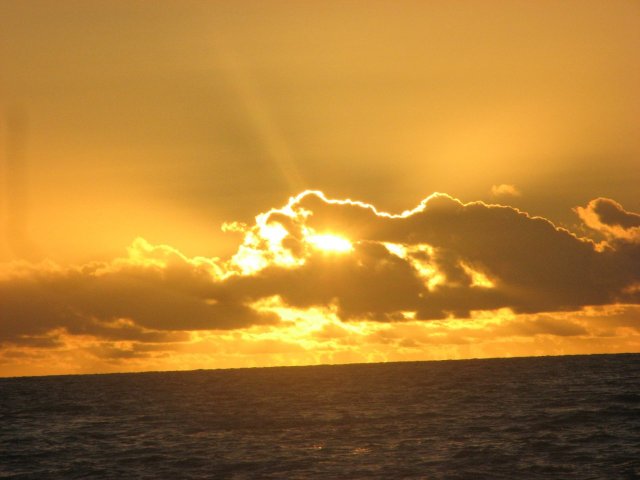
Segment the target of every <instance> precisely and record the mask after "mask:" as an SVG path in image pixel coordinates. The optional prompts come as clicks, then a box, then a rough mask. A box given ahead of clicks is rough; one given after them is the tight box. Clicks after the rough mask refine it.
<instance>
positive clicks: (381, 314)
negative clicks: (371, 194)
mask: <svg viewBox="0 0 640 480" xmlns="http://www.w3.org/2000/svg"><path fill="white" fill-rule="evenodd" d="M294 208H299V209H302V210H305V211H307V212H311V214H310V215H307V216H306V218H305V220H304V224H305V226H307V227H311V228H313V229H314V230H316V231H319V232H324V231H328V232H340V233H341V234H344V235H345V236H346V237H348V238H350V239H351V240H352V241H356V242H360V243H359V244H357V243H356V248H355V250H354V252H353V254H351V255H350V256H344V257H336V258H330V259H325V258H323V257H322V256H321V255H320V256H317V258H315V257H312V258H311V259H310V260H309V261H308V262H307V263H306V264H305V265H303V266H301V267H299V268H296V269H295V270H291V269H288V268H283V267H272V268H270V269H266V270H263V271H262V272H260V273H259V274H258V275H257V276H255V277H253V278H243V279H238V281H237V282H234V283H237V284H238V285H237V286H232V285H231V284H230V285H229V287H231V288H232V289H237V290H239V291H241V292H250V295H251V297H252V298H253V297H255V296H256V295H258V296H260V295H263V294H269V295H275V294H280V295H281V297H282V298H283V299H284V300H285V301H286V302H287V303H289V304H290V305H294V306H298V307H302V306H307V305H311V304H314V305H315V304H327V303H330V302H334V303H335V304H337V305H338V307H339V312H340V313H341V318H343V319H348V318H370V319H398V318H401V316H400V315H399V312H401V311H403V310H412V311H417V318H420V319H437V318H444V317H446V316H448V315H454V316H460V317H467V316H469V312H470V311H471V310H483V309H495V308H501V307H509V308H511V309H513V310H514V311H516V312H527V313H534V312H544V311H562V310H564V311H566V310H578V309H580V308H581V307H583V306H585V305H602V304H608V303H615V302H617V301H619V300H621V299H624V300H625V301H629V300H632V299H630V298H629V296H628V295H627V296H625V294H624V291H625V288H628V287H629V285H632V284H633V283H634V282H637V281H638V279H639V278H640V271H639V269H640V267H639V266H638V265H639V264H638V263H637V262H633V261H631V262H630V260H635V259H636V258H638V255H639V254H638V248H637V247H636V246H626V247H621V248H620V249H619V250H613V249H609V250H607V251H605V252H600V251H598V250H597V249H596V245H595V244H594V243H593V242H592V241H590V240H587V239H580V238H578V237H576V236H575V235H573V234H572V233H570V232H568V231H567V230H564V229H561V228H557V227H555V226H554V225H553V224H552V223H551V222H549V221H548V220H546V219H543V218H539V217H531V216H529V215H527V214H526V213H523V212H520V211H518V210H517V209H514V208H511V207H506V206H497V205H486V204H484V203H481V202H474V203H469V204H463V203H461V202H460V201H458V200H456V199H454V198H451V197H449V196H447V195H443V194H437V195H434V196H432V197H430V198H429V199H427V200H425V201H424V202H423V203H422V204H421V205H420V207H419V208H417V209H415V210H414V211H412V212H407V213H405V214H403V215H397V216H391V215H385V214H379V213H378V212H376V211H375V209H374V208H373V207H371V206H368V205H364V204H358V203H355V202H329V201H326V200H325V199H324V198H322V196H321V195H318V194H315V193H309V194H307V195H306V196H303V197H301V198H300V199H299V200H298V201H297V202H296V204H294ZM367 242H369V243H373V244H375V245H376V247H375V248H374V246H372V245H368V244H367ZM385 242H389V243H394V244H401V245H404V246H409V247H410V246H415V245H428V246H429V247H430V248H432V250H433V253H432V255H431V258H430V259H428V260H429V261H430V262H431V267H432V268H435V269H437V270H438V271H439V272H440V273H441V274H442V275H444V277H445V282H444V283H443V284H441V285H437V286H435V287H434V288H428V287H427V286H426V285H425V282H424V281H422V280H421V279H420V278H419V275H418V272H417V271H416V269H415V268H414V267H413V266H412V264H411V263H412V262H411V261H410V258H405V259H402V258H399V257H396V256H394V255H392V254H390V253H388V252H385V249H383V248H381V244H383V243H385ZM410 256H411V255H409V256H408V257H410ZM463 263H464V264H466V265H469V266H471V267H473V269H474V270H477V271H479V272H481V273H483V274H484V275H486V276H487V277H489V278H490V279H491V280H492V282H493V284H494V286H493V288H479V287H475V286H473V285H471V282H470V278H469V275H468V274H467V273H466V272H465V271H464V269H462V268H461V265H462V264H463Z"/></svg>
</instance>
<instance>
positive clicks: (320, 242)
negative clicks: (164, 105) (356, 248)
mask: <svg viewBox="0 0 640 480" xmlns="http://www.w3.org/2000/svg"><path fill="white" fill-rule="evenodd" d="M306 240H307V242H309V243H310V244H311V245H313V247H314V248H317V249H318V250H322V251H324V252H331V253H346V252H350V251H351V250H353V245H352V244H351V242H350V241H349V240H347V239H346V238H344V237H341V236H339V235H333V234H330V233H324V234H320V235H309V236H308V237H307V238H306Z"/></svg>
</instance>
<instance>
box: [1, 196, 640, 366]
mask: <svg viewBox="0 0 640 480" xmlns="http://www.w3.org/2000/svg"><path fill="white" fill-rule="evenodd" d="M575 211H576V213H577V214H578V216H579V218H580V219H581V220H582V221H583V222H584V224H585V225H586V226H587V227H589V228H591V229H592V230H594V231H596V232H598V233H600V234H602V235H603V237H604V240H603V241H602V242H600V243H596V242H595V241H594V240H592V239H589V238H582V237H579V236H577V235H576V234H574V233H572V232H570V231H568V230H565V229H562V228H558V227H556V226H555V225H554V224H553V223H552V222H551V221H549V220H547V219H544V218H541V217H532V216H530V215H528V214H527V213H524V212H521V211H519V210H518V209H515V208H513V207H509V206H501V205H488V204H485V203H483V202H470V203H463V202H461V201H460V200H457V199H455V198H453V197H451V196H449V195H446V194H433V195H431V196H429V197H427V198H426V199H425V200H423V201H422V202H421V203H420V204H419V205H418V206H417V207H416V208H414V209H413V210H409V211H405V212H403V213H401V214H389V213H385V212H380V211H378V210H377V209H376V208H375V207H374V206H373V205H369V204H366V203H362V202H357V201H352V200H332V199H328V198H326V197H325V196H324V194H322V193H321V192H316V191H306V192H303V193H302V194H300V195H298V196H297V197H294V198H291V199H290V201H289V202H288V204H287V205H285V206H284V207H282V208H275V209H272V210H270V211H268V212H265V213H263V214H260V215H258V216H257V217H256V223H255V224H254V225H250V226H247V225H239V224H228V225H226V227H225V228H227V229H231V230H237V231H240V232H242V233H243V241H242V243H241V245H240V246H239V248H238V250H237V252H236V253H235V255H233V256H232V257H229V258H222V259H218V258H188V257H186V256H184V255H182V254H181V253H180V252H179V251H177V250H176V249H173V248H172V247H170V246H166V245H159V246H153V245H150V244H149V243H147V242H146V241H144V240H142V239H138V240H136V242H134V244H133V245H132V246H131V247H130V249H129V255H128V256H127V257H126V258H121V259H115V260H113V261H111V262H93V263H89V264H86V265H81V266H74V267H60V266H56V265H52V264H47V263H43V264H13V265H5V267H4V268H3V270H2V272H1V276H0V315H1V319H0V345H1V346H2V348H3V350H5V353H6V354H9V353H11V355H13V357H12V360H11V361H14V360H15V358H16V357H15V356H16V355H18V353H20V352H22V353H24V352H27V353H30V354H34V355H35V354H37V355H43V353H42V352H43V351H63V350H65V349H66V350H68V349H69V348H70V347H69V345H70V344H74V345H76V346H78V345H79V346H80V347H81V346H82V342H88V343H87V345H89V344H90V345H91V347H90V348H88V349H87V352H89V353H88V355H93V356H97V357H100V358H106V359H107V360H109V361H116V360H118V359H121V358H132V357H133V358H150V356H153V355H160V354H162V353H163V352H164V353H165V354H166V353H167V352H170V351H173V350H175V349H183V350H184V349H186V350H189V348H191V349H192V350H193V349H194V348H196V347H195V346H196V345H199V347H198V348H200V349H204V350H205V351H206V348H207V347H206V346H205V345H207V342H209V344H210V345H211V349H212V351H214V352H215V351H218V352H219V350H220V348H222V347H220V345H218V344H216V342H217V341H218V340H216V338H217V337H220V338H223V337H224V338H226V339H227V340H228V341H231V340H229V338H231V337H230V335H231V336H233V335H236V333H237V336H236V337H233V338H235V340H234V342H235V343H234V345H236V348H239V347H238V345H239V343H241V342H242V341H243V340H246V342H245V345H249V344H251V345H254V347H255V346H256V345H258V343H256V341H257V337H255V336H254V337H251V335H249V336H248V337H247V336H246V335H248V334H247V333H246V332H247V331H249V330H251V329H259V330H260V331H261V332H263V334H265V335H267V336H266V337H264V338H262V337H261V338H260V339H259V345H262V347H260V348H267V350H268V351H270V352H271V351H273V352H279V351H281V354H282V355H284V356H282V355H281V356H279V357H277V358H279V359H280V360H278V361H280V362H281V363H282V362H284V363H286V362H287V360H286V359H287V357H286V354H287V353H286V352H289V350H291V352H290V353H289V354H290V355H291V356H292V357H291V358H293V357H295V355H297V354H299V353H300V352H308V351H309V349H310V348H312V345H311V344H309V343H308V341H310V340H308V339H309V338H312V337H313V339H314V341H320V340H318V339H325V340H327V341H331V342H333V343H332V344H331V345H332V346H333V347H336V345H339V344H340V341H341V340H340V339H341V338H343V339H344V338H349V339H350V341H351V345H354V344H358V342H360V343H361V344H362V345H363V346H365V345H373V344H377V343H380V342H382V343H384V342H385V341H386V340H385V338H387V337H388V336H389V335H391V333H390V332H394V333H393V335H398V336H399V337H402V338H401V340H397V339H398V338H399V337H394V338H396V340H397V341H398V342H401V343H400V344H401V345H402V346H403V348H404V347H406V348H416V349H421V351H423V352H424V351H425V349H429V348H435V347H434V345H436V344H437V343H438V341H436V340H437V339H440V340H439V342H440V344H445V343H446V342H450V344H456V345H457V344H459V343H460V342H462V343H464V342H467V341H472V340H469V338H471V339H473V338H483V339H485V340H487V341H488V337H487V336H486V334H487V332H491V335H492V336H493V337H492V338H493V340H495V339H496V338H503V337H504V338H507V337H513V336H516V337H534V336H536V335H551V336H555V337H580V338H582V339H583V340H584V339H585V338H586V337H593V336H594V335H595V336H597V335H598V334H597V333H594V332H602V331H604V330H603V329H604V324H606V318H609V319H610V320H611V324H612V325H613V327H615V328H617V327H620V328H622V329H623V331H631V332H632V333H633V334H634V335H637V334H638V333H640V320H639V319H638V313H639V312H640V310H639V308H638V307H637V306H638V305H639V304H640V242H638V239H639V238H640V235H639V233H638V232H640V215H638V214H636V213H633V212H628V211H626V210H625V209H624V208H623V207H622V206H621V205H619V204H618V203H617V202H615V201H614V200H611V199H606V198H598V199H595V200H593V201H591V202H590V203H589V204H588V205H586V206H584V207H577V208H576V209H575ZM590 309H591V310H590ZM594 309H595V310H594ZM593 311H597V312H599V313H598V314H597V315H596V314H587V313H585V312H593ZM287 312H288V313H287ZM292 312H293V313H292ZM305 312H311V313H308V315H309V316H308V317H306V316H305V315H307V313H305ZM621 312H622V313H621ZM313 315H315V317H314V318H320V317H323V318H330V319H331V321H330V322H329V323H322V322H323V321H324V320H317V321H316V323H315V324H314V323H313V320H309V319H310V318H312V317H313ZM603 318H604V319H605V320H602V319H603ZM479 319H480V320H479ZM492 319H494V320H495V319H501V320H500V321H499V322H497V323H495V322H494V320H492ZM590 319H591V320H590ZM594 319H596V320H594ZM598 319H599V320H598ZM305 322H306V323H305ZM443 322H445V323H446V322H457V323H456V327H455V328H454V329H453V330H450V331H446V332H445V330H446V329H445V330H442V331H439V333H438V335H435V336H433V337H430V338H429V340H428V341H427V340H425V338H426V337H425V332H426V331H427V330H425V329H430V330H429V331H430V332H431V333H433V329H434V328H436V326H439V327H438V328H440V326H442V325H443ZM483 322H484V323H483ZM487 322H488V323H487ZM492 322H493V323H492ZM616 322H617V323H616ZM303 323H304V324H305V325H307V327H308V329H310V330H309V331H308V332H307V334H306V335H307V337H305V339H301V337H295V335H293V334H292V333H291V329H292V328H295V327H296V324H299V325H298V326H300V325H302V324H303ZM314 325H315V327H314ZM478 325H483V328H482V329H480V330H478ZM364 326H366V328H365V327H364ZM307 327H305V328H307ZM613 327H612V328H613ZM358 328H362V329H364V330H361V331H360V334H359V335H356V334H355V333H354V332H356V330H357V329H358ZM443 328H444V327H443ZM615 328H614V330H615ZM420 329H422V330H420ZM461 329H462V330H463V331H467V330H468V331H470V332H471V331H473V332H474V333H473V335H460V331H461ZM625 329H626V330H625ZM403 330H404V334H403V333H402V332H403ZM198 332H200V333H198ZM216 332H217V333H216ZM234 332H236V333H234ZM264 332H267V333H268V334H267V333H264ZM283 332H288V333H286V334H285V333H283ZM309 332H311V333H309ZM420 332H422V333H420ZM482 332H484V333H482ZM279 333H281V335H280V334H279ZM243 335H244V336H243ZM292 335H293V336H292ZM296 335H298V334H296ZM385 335H386V336H387V337H385ZM393 335H392V337H393ZM607 335H609V336H611V335H613V334H612V333H611V331H608V333H607ZM205 337H206V338H207V339H208V340H207V341H206V342H204V340H202V339H203V338H205ZM421 338H422V340H421ZM247 339H249V340H252V341H253V343H251V341H249V340H247ZM465 339H466V340H465ZM387 340H388V338H387ZM323 341H324V340H323ZM389 341H391V340H389ZM394 341H395V340H394ZM74 342H75V343H74ZM203 342H204V343H203ZM247 342H248V343H247ZM265 342H266V343H265ZM305 342H307V343H305ZM336 342H337V343H336ZM376 342H377V343H376ZM215 345H218V346H217V347H216V346H215ZM336 348H337V347H336ZM354 348H355V347H354ZM216 349H217V350H216ZM240 350H241V349H240ZM7 352H8V353H7ZM34 352H35V353H34ZM296 352H298V353H296ZM507 353H508V352H507ZM7 358H8V357H7V356H6V355H5V357H4V360H2V362H5V363H6V362H8V361H9V360H7ZM304 358H308V357H304ZM354 358H357V357H354ZM363 358H365V359H367V358H369V357H363ZM338 360H340V358H338ZM347 360H348V358H347ZM274 361H276V360H274Z"/></svg>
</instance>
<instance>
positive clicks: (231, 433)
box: [0, 354, 640, 479]
mask: <svg viewBox="0 0 640 480" xmlns="http://www.w3.org/2000/svg"><path fill="white" fill-rule="evenodd" d="M0 478H15V479H75V478H113V479H157V478H160V479H164V478H166V479H204V478H212V479H217V478H220V479H225V478H229V479H275V478H277V479H280V478H282V479H306V478H319V479H358V478H374V479H395V478H410V479H529V478H531V479H538V478H539V479H550V478H552V479H556V478H557V479H573V478H576V479H637V478H640V354H629V355H592V356H565V357H535V358H510V359H488V360H457V361H441V362H409V363H380V364H357V365H332V366H309V367H278V368H256V369H237V370H197V371H189V372H158V373H133V374H107V375H73V376H51V377H22V378H4V379H0Z"/></svg>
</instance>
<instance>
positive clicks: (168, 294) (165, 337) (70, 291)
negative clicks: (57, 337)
mask: <svg viewBox="0 0 640 480" xmlns="http://www.w3.org/2000/svg"><path fill="white" fill-rule="evenodd" d="M212 292H213V279H212V276H211V275H210V274H209V273H207V272H206V271H205V270H203V269H202V268H199V267H194V266H192V265H190V264H188V263H187V262H181V263H178V262H173V263H172V264H170V265H167V266H162V267H161V266H154V265H151V266H144V265H135V264H127V263H122V264H118V263H115V264H114V265H109V264H100V263H95V264H91V265H86V266H84V267H82V268H80V269H68V270H59V269H38V268H33V269H32V270H30V271H27V272H25V271H22V272H21V273H20V274H19V275H17V276H15V277H9V278H5V279H4V280H2V281H0V342H10V343H17V344H33V343H34V342H36V341H38V342H40V341H42V336H43V335H45V334H46V333H47V332H51V331H53V330H58V329H59V330H61V331H62V332H66V333H69V334H72V335H89V336H96V337H100V338H103V339H108V340H114V341H115V340H131V341H137V342H176V341H185V340H188V336H187V335H186V334H185V333H183V331H184V330H204V329H206V330H211V329H226V330H228V329H234V328H241V327H245V326H248V325H253V324H265V323H275V322H276V321H277V318H276V317H275V316H274V315H273V314H265V313H260V312H256V311H255V310H253V309H251V308H250V307H248V306H245V305H241V304H236V303H229V302H225V301H219V300H217V299H216V298H214V297H213V296H212Z"/></svg>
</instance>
